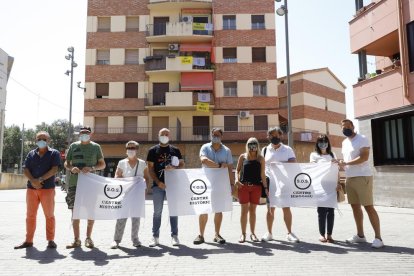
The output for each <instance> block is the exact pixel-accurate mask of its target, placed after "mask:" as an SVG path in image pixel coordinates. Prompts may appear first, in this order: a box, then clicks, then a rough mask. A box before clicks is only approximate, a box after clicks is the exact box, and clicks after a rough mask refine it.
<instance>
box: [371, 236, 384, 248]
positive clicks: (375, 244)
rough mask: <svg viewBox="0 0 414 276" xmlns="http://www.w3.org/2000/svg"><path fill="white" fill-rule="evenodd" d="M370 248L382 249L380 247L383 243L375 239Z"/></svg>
mask: <svg viewBox="0 0 414 276" xmlns="http://www.w3.org/2000/svg"><path fill="white" fill-rule="evenodd" d="M371 247H373V248H382V247H384V242H383V241H382V240H380V239H377V238H375V239H374V241H373V242H372V244H371Z"/></svg>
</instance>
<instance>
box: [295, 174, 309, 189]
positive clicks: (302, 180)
mask: <svg viewBox="0 0 414 276" xmlns="http://www.w3.org/2000/svg"><path fill="white" fill-rule="evenodd" d="M311 184H312V179H311V177H310V176H309V174H307V173H300V174H298V175H296V177H295V186H296V188H298V189H299V190H306V189H307V188H309V187H310V185H311Z"/></svg>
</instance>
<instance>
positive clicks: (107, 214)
mask: <svg viewBox="0 0 414 276" xmlns="http://www.w3.org/2000/svg"><path fill="white" fill-rule="evenodd" d="M145 188H146V184H145V180H144V178H142V177H140V176H136V177H126V178H107V177H102V176H99V175H96V174H92V173H88V174H82V173H81V174H79V177H78V184H77V188H76V197H75V206H74V208H73V218H74V219H93V220H106V219H107V220H109V219H119V218H129V217H141V218H143V217H145Z"/></svg>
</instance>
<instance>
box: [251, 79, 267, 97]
mask: <svg viewBox="0 0 414 276" xmlns="http://www.w3.org/2000/svg"><path fill="white" fill-rule="evenodd" d="M266 95H267V85H266V82H265V81H254V82H253V96H266Z"/></svg>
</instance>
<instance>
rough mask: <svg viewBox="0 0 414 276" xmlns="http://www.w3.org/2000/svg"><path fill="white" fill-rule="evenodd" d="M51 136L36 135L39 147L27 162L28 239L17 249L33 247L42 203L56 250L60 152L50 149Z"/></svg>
mask: <svg viewBox="0 0 414 276" xmlns="http://www.w3.org/2000/svg"><path fill="white" fill-rule="evenodd" d="M49 139H50V136H49V133H47V132H46V131H40V132H38V133H37V134H36V145H37V148H36V149H34V150H31V151H30V152H29V153H28V154H27V157H26V160H25V163H24V175H25V176H26V177H27V178H28V181H27V192H26V206H27V212H26V240H25V241H24V242H23V243H22V244H20V245H18V246H15V247H14V249H22V248H27V247H32V246H33V236H34V233H35V230H36V216H37V209H38V208H39V203H40V204H42V208H43V212H44V214H45V217H46V239H47V240H48V245H47V247H48V248H56V243H55V242H54V239H55V214H54V212H55V174H56V172H57V171H58V167H59V165H60V162H61V161H60V153H59V151H57V150H55V149H52V148H50V147H48V145H47V144H48V142H49Z"/></svg>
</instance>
